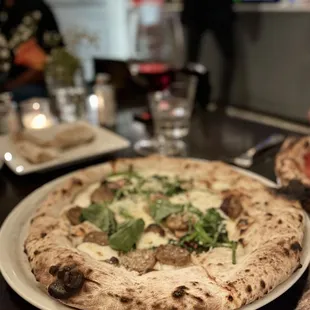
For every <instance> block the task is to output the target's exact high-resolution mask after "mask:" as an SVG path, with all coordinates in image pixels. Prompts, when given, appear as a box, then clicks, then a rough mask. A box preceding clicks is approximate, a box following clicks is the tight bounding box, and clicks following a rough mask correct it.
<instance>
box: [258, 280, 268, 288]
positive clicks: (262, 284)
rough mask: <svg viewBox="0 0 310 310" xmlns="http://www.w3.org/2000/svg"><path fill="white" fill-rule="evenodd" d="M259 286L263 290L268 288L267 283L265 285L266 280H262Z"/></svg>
mask: <svg viewBox="0 0 310 310" xmlns="http://www.w3.org/2000/svg"><path fill="white" fill-rule="evenodd" d="M259 284H260V287H261V288H262V289H265V288H266V283H265V281H264V280H260V282H259Z"/></svg>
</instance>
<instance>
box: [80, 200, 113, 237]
mask: <svg viewBox="0 0 310 310" xmlns="http://www.w3.org/2000/svg"><path fill="white" fill-rule="evenodd" d="M82 220H83V221H89V222H91V223H93V224H94V225H96V226H97V227H98V228H100V229H101V230H102V231H104V232H106V233H107V234H108V235H111V234H113V233H114V232H115V231H116V226H117V224H116V221H115V218H114V214H113V212H112V211H111V210H110V209H109V208H108V207H107V206H106V205H105V204H102V205H101V204H93V205H90V206H89V207H88V208H86V209H84V210H83V211H82Z"/></svg>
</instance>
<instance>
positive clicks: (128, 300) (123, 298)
mask: <svg viewBox="0 0 310 310" xmlns="http://www.w3.org/2000/svg"><path fill="white" fill-rule="evenodd" d="M120 302H122V303H129V302H132V298H128V297H124V296H122V297H121V298H120Z"/></svg>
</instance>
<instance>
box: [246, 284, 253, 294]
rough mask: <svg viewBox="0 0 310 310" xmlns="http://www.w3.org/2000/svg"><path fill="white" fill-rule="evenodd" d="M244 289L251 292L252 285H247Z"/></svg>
mask: <svg viewBox="0 0 310 310" xmlns="http://www.w3.org/2000/svg"><path fill="white" fill-rule="evenodd" d="M246 291H247V293H249V294H250V293H252V286H251V285H248V286H247V287H246Z"/></svg>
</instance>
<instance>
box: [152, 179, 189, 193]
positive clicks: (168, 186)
mask: <svg viewBox="0 0 310 310" xmlns="http://www.w3.org/2000/svg"><path fill="white" fill-rule="evenodd" d="M152 178H153V179H155V180H158V181H159V182H160V183H162V186H163V194H164V195H166V196H168V197H171V196H174V195H177V194H180V193H183V192H184V191H185V190H184V189H183V188H182V181H181V180H179V179H175V180H174V181H170V180H169V178H168V177H167V176H161V175H153V176H152Z"/></svg>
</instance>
